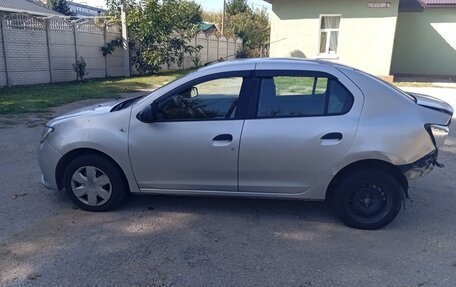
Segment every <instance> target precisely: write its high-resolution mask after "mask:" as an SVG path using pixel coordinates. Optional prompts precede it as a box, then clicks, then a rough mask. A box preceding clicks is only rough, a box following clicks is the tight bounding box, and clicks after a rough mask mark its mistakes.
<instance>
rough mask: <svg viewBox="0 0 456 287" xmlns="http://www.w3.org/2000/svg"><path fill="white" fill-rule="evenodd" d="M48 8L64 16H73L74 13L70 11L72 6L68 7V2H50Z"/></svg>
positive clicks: (53, 0) (63, 0)
mask: <svg viewBox="0 0 456 287" xmlns="http://www.w3.org/2000/svg"><path fill="white" fill-rule="evenodd" d="M48 6H49V8H51V9H52V10H54V11H57V12H59V13H62V14H64V15H67V16H71V15H73V13H72V12H71V11H70V6H68V2H67V0H49V1H48Z"/></svg>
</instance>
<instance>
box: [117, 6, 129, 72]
mask: <svg viewBox="0 0 456 287" xmlns="http://www.w3.org/2000/svg"><path fill="white" fill-rule="evenodd" d="M120 20H121V22H122V49H123V74H124V76H125V77H130V76H131V72H130V47H129V45H128V31H127V23H126V21H127V11H126V5H125V0H122V4H121V5H120Z"/></svg>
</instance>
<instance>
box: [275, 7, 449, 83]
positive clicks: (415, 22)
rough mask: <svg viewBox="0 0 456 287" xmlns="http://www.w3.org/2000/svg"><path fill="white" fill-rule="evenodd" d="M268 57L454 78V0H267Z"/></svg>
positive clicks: (374, 71)
mask: <svg viewBox="0 0 456 287" xmlns="http://www.w3.org/2000/svg"><path fill="white" fill-rule="evenodd" d="M267 1H268V2H269V3H271V4H272V23H271V48H270V56H271V57H305V58H314V59H321V60H328V61H333V62H337V63H341V64H347V65H350V66H353V67H356V68H359V69H361V70H364V71H366V72H369V73H371V74H374V75H376V76H380V77H383V78H385V79H387V80H392V79H393V77H394V76H407V77H424V78H444V79H453V80H456V0H389V1H385V2H383V1H381V0H380V1H376V0H323V1H322V0H267Z"/></svg>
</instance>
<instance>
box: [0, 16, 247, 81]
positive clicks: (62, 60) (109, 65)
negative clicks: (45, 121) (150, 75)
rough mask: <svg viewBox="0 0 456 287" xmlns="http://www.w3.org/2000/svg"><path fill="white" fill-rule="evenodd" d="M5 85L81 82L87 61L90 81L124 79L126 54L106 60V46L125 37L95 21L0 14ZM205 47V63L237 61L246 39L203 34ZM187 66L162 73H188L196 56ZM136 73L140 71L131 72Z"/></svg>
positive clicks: (0, 71) (0, 77)
mask: <svg viewBox="0 0 456 287" xmlns="http://www.w3.org/2000/svg"><path fill="white" fill-rule="evenodd" d="M0 24H1V29H0V87H1V86H7V85H9V86H14V85H30V84H40V83H53V82H63V81H75V80H77V77H76V73H75V72H74V71H73V64H74V63H75V62H76V60H79V59H80V57H83V58H84V60H85V62H86V64H87V66H86V72H87V74H86V78H105V77H120V76H123V75H124V67H123V50H122V48H119V47H117V48H115V49H114V52H113V53H112V54H110V55H107V56H106V57H104V56H103V53H102V51H101V48H102V47H103V46H105V44H106V43H109V42H111V41H112V40H115V39H119V38H121V34H122V33H121V30H120V28H119V27H118V26H116V25H112V26H103V25H101V26H100V25H95V24H94V23H92V22H82V23H80V22H77V23H74V22H69V21H64V20H62V19H59V18H51V19H46V20H43V19H40V18H35V17H32V16H30V15H25V14H7V15H2V14H1V13H0ZM190 43H191V44H192V45H195V46H196V45H200V46H202V49H201V51H200V52H199V57H200V61H201V64H205V63H208V62H212V61H216V60H218V59H220V58H223V59H225V60H227V59H228V60H231V59H234V58H235V56H236V52H237V51H238V50H239V49H241V48H242V40H241V39H231V38H225V37H221V38H217V37H215V36H208V35H206V34H204V33H201V34H198V35H197V36H196V37H195V38H194V39H192V40H190ZM184 56H185V59H184V62H183V64H182V65H181V66H180V67H179V66H177V65H176V64H175V63H173V64H171V65H170V66H169V67H168V66H163V67H162V68H163V69H165V70H166V69H168V68H169V69H171V70H174V69H187V68H191V67H193V66H194V64H193V62H192V56H191V55H184ZM132 70H133V71H132V72H133V73H136V71H135V70H134V69H132Z"/></svg>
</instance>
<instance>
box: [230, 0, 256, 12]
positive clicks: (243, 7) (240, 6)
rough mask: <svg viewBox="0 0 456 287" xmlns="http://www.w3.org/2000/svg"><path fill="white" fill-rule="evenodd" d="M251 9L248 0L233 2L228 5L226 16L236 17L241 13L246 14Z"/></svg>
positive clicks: (232, 0) (235, 0)
mask: <svg viewBox="0 0 456 287" xmlns="http://www.w3.org/2000/svg"><path fill="white" fill-rule="evenodd" d="M249 9H250V7H249V4H248V3H247V0H231V1H229V2H228V3H226V14H227V15H229V16H234V15H237V14H239V13H245V12H247V11H248V10H249Z"/></svg>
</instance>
